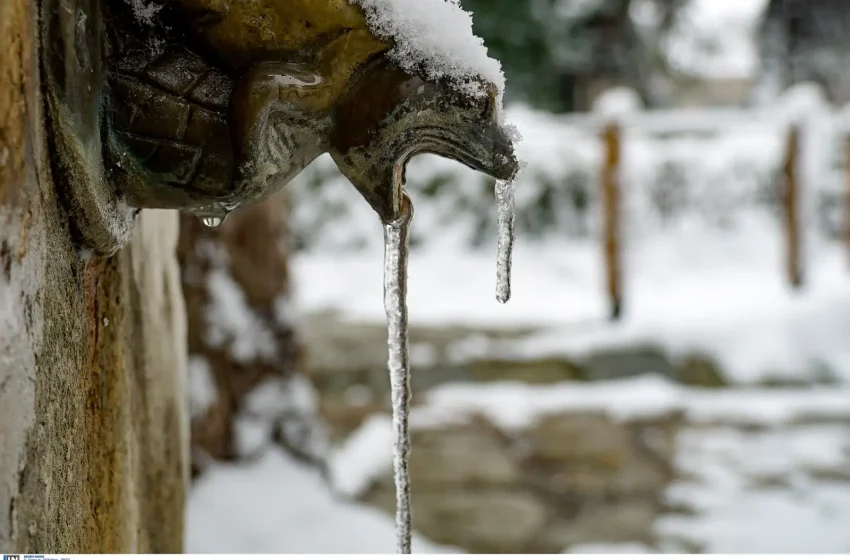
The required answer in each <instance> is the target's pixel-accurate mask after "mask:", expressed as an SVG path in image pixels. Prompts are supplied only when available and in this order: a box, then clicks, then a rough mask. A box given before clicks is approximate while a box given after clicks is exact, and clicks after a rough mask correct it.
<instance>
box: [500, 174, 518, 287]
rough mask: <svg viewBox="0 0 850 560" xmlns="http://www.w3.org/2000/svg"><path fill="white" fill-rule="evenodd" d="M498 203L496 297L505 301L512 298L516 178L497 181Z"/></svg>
mask: <svg viewBox="0 0 850 560" xmlns="http://www.w3.org/2000/svg"><path fill="white" fill-rule="evenodd" d="M496 204H497V205H498V209H499V217H498V222H499V255H498V258H497V264H496V299H497V300H498V301H499V303H505V302H507V301H508V300H509V299H510V298H511V261H512V259H513V252H514V239H515V235H514V220H515V216H514V179H511V180H509V181H496Z"/></svg>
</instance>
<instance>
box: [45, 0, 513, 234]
mask: <svg viewBox="0 0 850 560" xmlns="http://www.w3.org/2000/svg"><path fill="white" fill-rule="evenodd" d="M75 2H76V4H75ZM45 6H46V8H45V11H46V14H47V16H48V19H47V20H45V21H46V22H47V23H46V25H45V37H46V40H47V42H48V44H49V46H50V47H51V48H50V49H48V51H47V52H48V56H47V61H46V67H47V69H48V72H47V73H46V74H47V77H48V80H47V82H48V83H47V86H48V88H49V89H50V90H51V91H55V92H58V93H54V94H53V97H52V99H54V102H53V103H52V105H51V111H50V112H51V114H52V115H53V119H54V122H59V123H60V125H61V123H62V122H70V121H73V126H71V127H70V132H68V133H62V134H58V135H57V138H58V139H60V140H58V141H57V142H58V143H57V146H58V144H59V143H61V142H62V140H61V139H62V138H65V137H70V138H71V141H69V142H66V144H68V145H69V146H71V148H73V149H76V150H77V152H74V153H72V152H73V149H71V148H68V147H67V146H66V147H65V148H64V149H62V150H59V151H60V153H61V154H63V155H64V160H65V161H68V162H69V163H68V164H66V165H64V168H66V169H67V170H69V171H68V172H67V173H65V175H66V176H67V178H69V179H68V180H69V181H71V182H74V181H76V182H77V183H79V185H80V188H79V189H76V190H80V189H82V190H85V189H86V186H87V185H88V186H89V187H91V185H92V184H95V183H96V188H95V189H94V190H95V191H96V192H98V193H100V194H101V195H102V198H104V199H106V200H108V201H109V202H110V203H111V204H112V205H113V206H114V208H113V209H112V211H113V213H114V214H116V216H118V221H121V219H123V218H122V216H124V215H125V214H127V212H128V210H127V209H126V208H125V207H124V205H123V203H124V201H126V206H128V207H135V208H179V209H182V210H188V211H192V212H195V213H196V214H199V215H200V216H202V217H207V216H209V217H216V216H218V217H223V216H224V215H226V212H227V211H229V210H231V209H233V208H236V207H238V206H240V205H242V204H247V203H250V202H253V201H256V200H259V199H261V198H264V197H265V196H267V195H269V194H271V193H273V192H275V191H277V190H278V189H280V188H282V187H283V186H285V185H286V184H287V183H288V182H289V181H290V180H291V179H292V178H293V177H294V176H295V175H297V174H298V173H299V172H300V171H301V170H302V169H304V167H306V166H307V165H308V164H309V163H310V162H311V161H313V160H314V159H315V158H316V157H318V156H319V155H321V154H323V153H326V152H329V153H330V154H331V155H332V157H333V158H334V160H335V161H336V163H337V165H338V166H339V168H340V170H341V171H342V172H343V173H344V174H345V176H346V177H347V178H348V179H349V180H350V181H351V182H352V183H353V184H354V186H355V187H356V188H357V189H358V190H359V191H360V193H361V194H362V195H363V196H364V197H365V198H366V200H367V201H368V202H369V204H370V205H371V206H372V207H373V208H374V209H375V210H376V211H377V212H378V214H379V215H380V217H381V219H382V220H384V221H389V220H392V219H393V218H394V217H396V216H397V215H398V213H399V203H400V200H401V198H400V197H401V193H400V185H401V184H403V180H398V181H396V179H403V174H404V166H405V164H406V162H407V161H408V160H409V159H410V158H411V157H412V156H413V155H415V154H417V153H421V152H432V153H436V154H439V155H442V156H445V157H449V158H452V159H455V160H458V161H460V162H463V163H464V164H466V165H469V166H471V167H473V168H475V169H477V170H479V171H482V172H484V173H487V174H489V175H492V176H494V177H496V178H499V179H508V178H510V177H512V176H513V175H514V174H515V172H516V170H517V167H518V165H517V160H516V158H515V157H514V154H513V145H512V142H511V139H510V137H509V134H508V133H507V132H506V131H505V130H504V129H503V127H502V126H500V124H499V122H498V115H497V106H496V92H495V88H494V87H493V86H491V85H486V84H485V85H484V87H485V88H489V91H490V92H491V93H490V95H473V94H470V93H468V92H467V91H468V90H464V89H463V88H460V87H458V86H457V85H456V84H454V83H452V82H451V81H448V80H427V79H423V77H421V76H416V75H411V74H408V73H406V72H404V71H402V70H401V69H399V68H398V67H397V66H396V65H395V64H393V62H392V61H391V60H390V58H389V56H388V51H389V49H390V48H391V47H392V43H391V42H390V41H388V40H384V39H382V38H379V37H376V36H375V35H374V34H373V33H371V31H370V30H369V28H368V26H367V23H366V20H365V17H364V15H363V13H362V12H361V10H360V9H359V8H358V7H356V6H352V5H350V4H349V3H348V1H347V0H252V1H243V0H170V1H168V2H160V3H157V2H154V1H152V0H148V1H146V2H130V1H129V0H45ZM51 6H52V7H51ZM68 6H71V7H70V11H69V10H68ZM141 8H145V9H144V10H142V11H140V10H141ZM71 12H73V15H72V14H71ZM51 17H52V18H53V19H50V18H51ZM54 20H55V22H56V23H51V22H53V21H54ZM80 22H82V23H80ZM80 26H83V27H86V26H87V27H86V29H88V31H86V32H85V33H83V35H82V39H80V38H79V37H78V36H77V35H74V33H78V31H72V28H73V29H74V30H78V29H79V27H80ZM72 35H73V36H74V38H73V39H72V38H71V36H72ZM57 38H58V39H57ZM57 41H60V42H61V43H62V48H60V49H57V48H56V46H55V43H56V42H57ZM60 51H61V52H60ZM57 52H60V54H61V56H59V55H57V54H56V53H57ZM72 63H73V64H76V65H77V67H76V68H75V69H72V70H73V71H68V69H67V67H68V66H69V65H72ZM80 68H86V69H87V70H85V71H83V70H80ZM482 83H483V81H482ZM75 119H76V121H75ZM77 121H79V122H77ZM58 127H59V128H61V126H58ZM66 128H67V127H66ZM69 154H70V155H71V157H68V156H69ZM81 170H82V172H81ZM71 191H74V192H76V191H75V189H71ZM75 197H78V195H77V194H73V193H72V197H71V198H74V199H75V200H76V198H75ZM110 197H111V198H110ZM81 204H82V206H85V205H86V204H87V203H85V201H81ZM121 212H123V214H121ZM77 214H79V220H78V221H80V222H81V226H80V229H81V230H87V229H89V224H88V222H91V216H89V215H88V214H90V212H88V213H87V212H86V211H82V212H77ZM119 214H120V216H119ZM124 217H125V216H124ZM112 218H115V216H112ZM106 221H109V220H106ZM112 221H113V222H114V221H115V219H113V220H112ZM125 221H126V220H125ZM107 229H108V228H107ZM84 237H91V236H90V235H84ZM107 237H108V236H107ZM89 241H90V240H89ZM117 244H120V240H117V241H115V242H113V243H112V245H117ZM109 245H110V244H109V243H103V242H100V243H98V247H97V248H99V249H102V248H104V247H106V246H109Z"/></svg>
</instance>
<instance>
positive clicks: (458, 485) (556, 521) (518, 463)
mask: <svg viewBox="0 0 850 560" xmlns="http://www.w3.org/2000/svg"><path fill="white" fill-rule="evenodd" d="M678 426H679V424H677V419H676V418H666V417H664V418H657V419H653V420H643V421H641V422H639V423H638V422H635V423H629V422H623V421H620V420H616V419H614V418H611V417H609V416H607V415H605V414H604V413H601V412H599V413H594V412H587V413H563V414H555V415H551V416H548V417H542V418H540V419H539V420H537V421H536V422H534V423H533V425H532V426H530V427H529V428H527V429H525V430H520V431H517V432H514V433H503V432H501V431H499V430H498V429H496V428H495V427H494V426H492V425H490V424H489V423H488V422H487V421H486V420H485V419H482V418H470V419H469V420H468V421H466V422H465V423H460V424H457V423H455V424H453V425H450V426H430V427H420V428H417V429H415V431H414V433H413V449H414V452H413V454H412V455H411V472H412V487H413V504H414V506H413V507H414V517H413V522H414V525H415V527H416V529H417V530H418V531H420V532H421V533H422V534H423V535H424V536H426V537H428V538H429V539H432V540H434V541H436V542H440V543H443V544H447V545H453V546H459V547H461V548H463V549H465V550H468V551H470V552H474V553H486V552H512V553H557V552H561V551H563V550H564V549H565V548H567V547H570V546H573V545H577V544H587V543H595V542H630V541H641V542H651V541H652V538H653V523H654V521H655V520H656V519H657V518H658V516H659V515H661V514H662V513H663V507H662V506H661V501H662V500H661V497H662V496H663V494H664V491H665V489H666V488H667V486H668V485H669V484H670V482H671V480H673V477H674V467H673V455H674V453H675V448H676V438H677V434H678ZM363 499H364V500H365V501H367V502H369V503H371V504H373V505H376V506H377V507H379V508H381V509H384V510H385V511H387V512H392V511H394V508H395V491H394V487H393V483H392V479H391V477H390V475H389V474H387V475H386V476H385V477H383V478H381V479H380V480H379V481H377V482H376V483H375V484H374V485H373V487H372V488H371V490H370V491H368V492H367V493H366V494H365V495H364V496H363Z"/></svg>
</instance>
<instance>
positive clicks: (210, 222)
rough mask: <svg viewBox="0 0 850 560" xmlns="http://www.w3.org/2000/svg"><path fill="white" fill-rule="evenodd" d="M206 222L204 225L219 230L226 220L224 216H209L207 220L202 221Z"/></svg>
mask: <svg viewBox="0 0 850 560" xmlns="http://www.w3.org/2000/svg"><path fill="white" fill-rule="evenodd" d="M201 220H202V221H203V222H204V225H205V226H207V227H211V228H217V227H218V226H220V225H221V224H223V223H224V218H223V217H222V216H207V217H206V218H202V219H201Z"/></svg>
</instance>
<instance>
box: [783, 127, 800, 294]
mask: <svg viewBox="0 0 850 560" xmlns="http://www.w3.org/2000/svg"><path fill="white" fill-rule="evenodd" d="M799 162H800V130H799V126H798V125H796V124H794V125H792V126H791V128H790V130H789V131H788V145H787V148H786V153H785V166H784V179H785V180H784V185H783V193H782V202H783V209H784V215H785V233H786V236H785V238H786V243H787V245H786V259H787V260H786V267H787V268H786V272H787V274H788V282H789V283H790V285H791V287H792V288H794V289H798V288H800V287H801V286H802V285H803V269H802V263H801V258H800V187H801V186H800V180H799Z"/></svg>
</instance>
